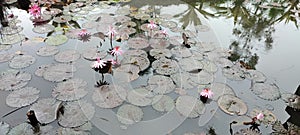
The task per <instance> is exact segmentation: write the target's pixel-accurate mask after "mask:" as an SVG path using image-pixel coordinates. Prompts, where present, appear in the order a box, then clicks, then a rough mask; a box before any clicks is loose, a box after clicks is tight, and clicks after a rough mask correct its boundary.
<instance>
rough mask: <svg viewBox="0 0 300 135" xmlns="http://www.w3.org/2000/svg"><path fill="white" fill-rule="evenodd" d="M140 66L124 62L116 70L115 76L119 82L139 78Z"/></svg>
mask: <svg viewBox="0 0 300 135" xmlns="http://www.w3.org/2000/svg"><path fill="white" fill-rule="evenodd" d="M139 72H140V68H139V67H138V66H137V65H133V64H122V65H121V66H120V67H118V68H116V69H115V70H114V74H113V77H114V79H115V80H117V81H118V82H131V81H133V80H136V79H137V78H139V74H138V73H139Z"/></svg>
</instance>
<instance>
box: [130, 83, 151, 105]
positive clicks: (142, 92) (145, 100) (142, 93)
mask: <svg viewBox="0 0 300 135" xmlns="http://www.w3.org/2000/svg"><path fill="white" fill-rule="evenodd" d="M153 96H154V95H153V93H151V92H150V91H148V90H147V89H146V88H144V87H141V88H136V89H134V90H131V91H129V92H128V95H127V99H128V102H129V103H131V104H133V105H136V106H147V105H150V104H151V102H152V97H153Z"/></svg>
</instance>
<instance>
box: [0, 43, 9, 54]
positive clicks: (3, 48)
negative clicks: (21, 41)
mask: <svg viewBox="0 0 300 135" xmlns="http://www.w3.org/2000/svg"><path fill="white" fill-rule="evenodd" d="M11 47H12V45H2V44H0V52H1V51H6V50H8V49H10V48H11Z"/></svg>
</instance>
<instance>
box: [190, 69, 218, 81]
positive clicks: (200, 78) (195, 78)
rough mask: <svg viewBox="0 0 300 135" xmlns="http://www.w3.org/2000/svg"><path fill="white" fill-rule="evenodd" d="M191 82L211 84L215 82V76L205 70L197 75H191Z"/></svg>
mask: <svg viewBox="0 0 300 135" xmlns="http://www.w3.org/2000/svg"><path fill="white" fill-rule="evenodd" d="M189 74H190V77H189V78H190V80H191V81H192V82H194V83H195V84H211V83H212V82H213V81H214V76H213V74H210V73H208V72H206V71H204V70H202V71H200V72H197V73H189Z"/></svg>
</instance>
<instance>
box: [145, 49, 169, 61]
mask: <svg viewBox="0 0 300 135" xmlns="http://www.w3.org/2000/svg"><path fill="white" fill-rule="evenodd" d="M150 55H151V56H153V57H154V58H155V59H160V58H170V57H171V56H172V54H171V52H170V50H169V49H151V50H150Z"/></svg>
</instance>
